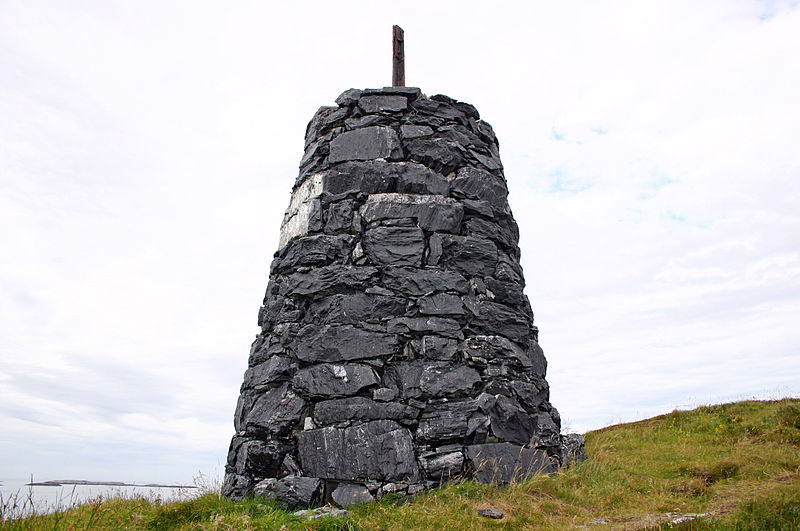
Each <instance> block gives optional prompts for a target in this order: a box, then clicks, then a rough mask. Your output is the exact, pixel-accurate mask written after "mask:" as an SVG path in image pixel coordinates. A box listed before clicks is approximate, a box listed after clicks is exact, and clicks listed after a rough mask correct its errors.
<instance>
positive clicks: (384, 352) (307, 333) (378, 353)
mask: <svg viewBox="0 0 800 531" xmlns="http://www.w3.org/2000/svg"><path fill="white" fill-rule="evenodd" d="M399 350H400V344H399V340H398V338H397V337H396V336H394V335H392V334H383V333H381V332H373V331H368V330H362V329H360V328H356V327H354V326H351V325H341V326H336V325H325V326H318V325H316V324H310V325H306V326H304V327H303V328H302V329H301V330H300V332H299V333H298V334H297V338H296V339H295V355H296V356H297V357H298V359H300V360H302V361H305V362H312V363H316V362H321V361H326V362H337V361H354V360H362V359H369V358H380V357H387V356H391V355H392V354H395V353H396V352H398V351H399Z"/></svg>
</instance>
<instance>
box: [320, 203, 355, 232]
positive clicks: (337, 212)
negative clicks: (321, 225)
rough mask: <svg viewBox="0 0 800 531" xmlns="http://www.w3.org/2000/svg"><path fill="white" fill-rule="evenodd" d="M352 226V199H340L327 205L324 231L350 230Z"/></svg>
mask: <svg viewBox="0 0 800 531" xmlns="http://www.w3.org/2000/svg"><path fill="white" fill-rule="evenodd" d="M352 227H353V201H341V202H339V203H334V204H332V205H330V206H329V207H328V218H327V220H326V221H325V232H337V231H342V230H350V229H351V228H352Z"/></svg>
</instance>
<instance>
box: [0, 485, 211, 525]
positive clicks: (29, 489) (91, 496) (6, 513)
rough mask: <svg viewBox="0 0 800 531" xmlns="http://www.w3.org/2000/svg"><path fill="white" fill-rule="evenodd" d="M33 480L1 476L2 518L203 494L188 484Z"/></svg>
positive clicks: (168, 499)
mask: <svg viewBox="0 0 800 531" xmlns="http://www.w3.org/2000/svg"><path fill="white" fill-rule="evenodd" d="M30 481H31V479H30V478H27V479H23V478H7V479H0V511H2V518H4V519H17V518H22V517H25V516H28V515H30V514H33V513H36V514H43V513H52V512H55V511H58V510H64V509H68V508H70V507H72V506H74V505H77V504H80V503H86V502H89V501H94V500H98V499H100V498H102V499H107V498H112V497H117V498H134V497H143V498H146V499H149V500H156V499H159V500H161V501H162V502H172V501H179V500H186V499H191V498H194V497H196V496H198V495H199V494H200V489H197V488H187V487H145V486H138V485H136V486H118V485H113V486H110V485H71V484H62V485H61V486H39V485H32V486H31V485H28V483H30Z"/></svg>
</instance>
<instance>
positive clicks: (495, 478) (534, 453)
mask: <svg viewBox="0 0 800 531" xmlns="http://www.w3.org/2000/svg"><path fill="white" fill-rule="evenodd" d="M466 457H467V462H468V463H469V464H470V467H471V469H472V471H473V474H474V476H475V479H477V480H478V481H480V482H481V483H500V484H504V483H510V482H512V481H522V480H524V479H528V478H531V477H533V476H535V475H536V474H547V473H550V472H554V471H555V467H554V466H553V463H552V461H551V460H550V458H549V457H548V455H547V453H546V452H544V451H543V450H535V449H533V448H528V447H524V446H519V445H516V444H511V443H489V444H475V445H472V446H467V452H466Z"/></svg>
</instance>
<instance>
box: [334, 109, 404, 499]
mask: <svg viewBox="0 0 800 531" xmlns="http://www.w3.org/2000/svg"><path fill="white" fill-rule="evenodd" d="M403 99H405V98H403ZM331 498H332V499H333V502H334V503H335V504H336V505H338V506H339V507H349V506H351V505H358V504H360V503H370V502H371V501H374V498H373V497H372V494H370V493H369V489H367V487H365V486H364V485H355V484H353V483H340V484H339V486H337V487H336V489H335V490H334V491H333V493H332V494H331Z"/></svg>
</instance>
